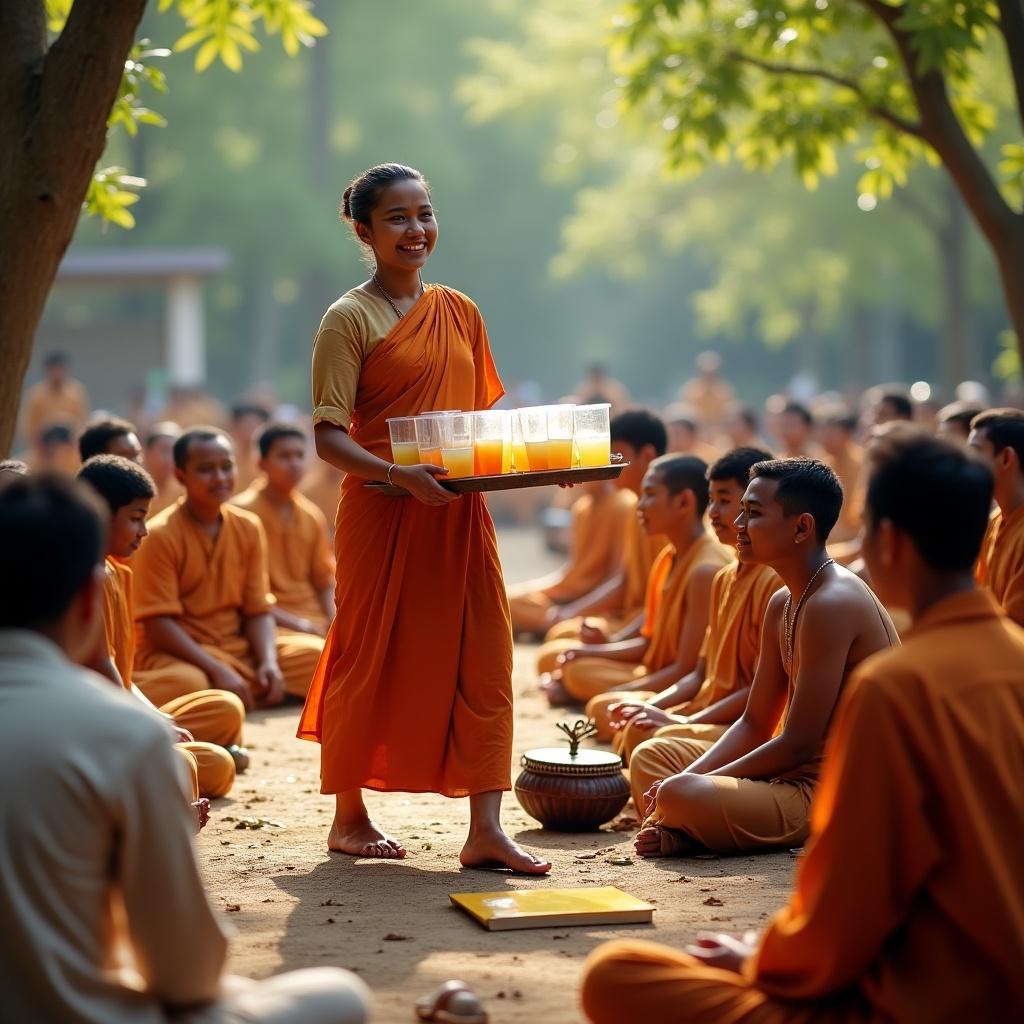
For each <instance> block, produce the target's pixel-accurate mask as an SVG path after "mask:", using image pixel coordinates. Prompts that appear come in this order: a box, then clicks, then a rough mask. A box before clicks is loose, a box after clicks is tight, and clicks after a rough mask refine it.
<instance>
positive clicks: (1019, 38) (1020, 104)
mask: <svg viewBox="0 0 1024 1024" xmlns="http://www.w3.org/2000/svg"><path fill="white" fill-rule="evenodd" d="M998 3H999V30H1000V32H1002V33H1003V39H1005V40H1006V56H1007V59H1008V60H1009V62H1010V74H1011V75H1012V76H1013V88H1014V92H1016V94H1017V116H1018V117H1019V118H1020V123H1021V127H1024V2H1022V0H998Z"/></svg>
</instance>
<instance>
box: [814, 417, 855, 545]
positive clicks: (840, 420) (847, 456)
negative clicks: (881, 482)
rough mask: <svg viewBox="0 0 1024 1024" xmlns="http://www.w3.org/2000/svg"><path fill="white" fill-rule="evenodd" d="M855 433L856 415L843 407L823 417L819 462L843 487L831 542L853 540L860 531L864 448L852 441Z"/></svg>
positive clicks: (830, 538)
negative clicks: (841, 500)
mask: <svg viewBox="0 0 1024 1024" xmlns="http://www.w3.org/2000/svg"><path fill="white" fill-rule="evenodd" d="M856 433H857V417H856V416H855V415H854V414H853V413H851V412H849V411H847V410H845V409H843V408H837V409H833V410H832V411H830V412H829V413H828V414H827V415H826V416H825V417H824V418H823V419H822V423H821V446H822V448H823V449H824V450H825V455H824V457H823V458H822V461H823V462H824V463H825V465H826V466H828V467H829V469H831V470H832V472H833V473H835V475H836V476H837V477H839V483H840V484H842V487H843V507H842V510H841V511H840V513H839V521H838V522H837V523H836V528H835V529H834V530H833V531H832V534H831V536H830V537H829V540H830V541H831V543H832V544H837V543H842V542H846V541H851V540H854V539H855V538H856V537H858V536H859V534H860V526H861V507H862V505H863V503H864V495H863V494H862V493H861V492H862V490H863V481H862V479H861V477H862V474H863V469H864V449H863V448H861V446H860V445H859V444H857V443H856V442H855V441H854V437H855V436H856Z"/></svg>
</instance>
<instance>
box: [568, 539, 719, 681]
mask: <svg viewBox="0 0 1024 1024" xmlns="http://www.w3.org/2000/svg"><path fill="white" fill-rule="evenodd" d="M730 557H731V556H730V553H729V550H728V549H727V548H724V547H722V545H721V544H719V543H718V541H717V540H715V539H714V538H713V537H711V536H710V535H709V534H706V533H705V534H702V535H701V536H700V537H699V538H698V539H697V540H695V541H694V542H693V544H691V545H690V547H689V548H687V549H686V551H683V552H682V553H677V552H676V549H675V547H674V546H673V545H671V544H668V545H666V547H665V548H664V549H663V550H662V551H661V553H660V554H659V555H658V558H657V560H656V561H655V563H654V566H653V568H652V569H651V578H650V580H649V581H648V586H647V599H646V603H645V609H644V625H643V629H642V630H641V635H642V636H644V637H645V638H646V639H647V650H646V651H645V652H644V655H643V658H642V660H641V662H640V664H639V665H636V664H631V663H629V662H624V661H616V660H614V659H612V658H602V657H601V656H600V655H596V656H594V657H585V658H576V659H574V660H573V661H570V662H568V663H567V664H566V665H564V666H563V669H562V684H563V685H564V686H565V688H566V690H568V691H569V693H570V694H572V696H573V697H575V698H576V700H581V701H587V700H590V699H591V698H592V697H595V696H597V694H599V693H605V692H606V691H608V690H614V689H615V688H616V687H617V686H622V685H623V684H626V683H632V682H634V681H636V680H639V679H642V678H643V677H644V676H648V675H650V674H651V673H653V672H660V671H661V670H662V669H663V668H667V667H668V666H669V665H671V664H672V663H673V662H674V661H675V660H676V656H677V655H678V653H679V640H680V637H681V635H682V632H683V623H684V622H685V621H686V619H687V618H688V617H689V616H691V615H698V616H700V617H701V623H702V624H703V623H705V622H707V617H708V609H707V608H692V607H691V606H690V602H689V601H688V600H687V591H688V590H689V586H690V581H691V580H692V578H693V573H694V570H696V569H698V568H700V567H701V566H707V565H711V566H715V567H720V566H724V565H725V564H726V563H727V562H728V561H729V559H730ZM698 635H700V634H698Z"/></svg>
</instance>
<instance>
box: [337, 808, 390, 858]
mask: <svg viewBox="0 0 1024 1024" xmlns="http://www.w3.org/2000/svg"><path fill="white" fill-rule="evenodd" d="M327 848H328V849H329V850H333V851H334V852H335V853H347V854H350V855H351V856H353V857H378V858H381V859H383V860H401V859H402V858H403V857H404V856H405V847H404V846H403V845H402V844H401V843H400V842H398V840H397V839H392V838H391V836H388V835H385V834H384V833H383V832H381V830H380V829H379V828H377V826H376V825H374V823H373V822H372V821H370V819H369V818H362V819H358V820H356V821H338V820H337V818H335V820H334V824H333V825H331V832H330V835H329V836H328V837H327Z"/></svg>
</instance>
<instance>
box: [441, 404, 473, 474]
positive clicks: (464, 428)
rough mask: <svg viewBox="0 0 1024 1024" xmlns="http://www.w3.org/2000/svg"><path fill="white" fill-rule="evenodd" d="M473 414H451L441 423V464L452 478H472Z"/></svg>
mask: <svg viewBox="0 0 1024 1024" xmlns="http://www.w3.org/2000/svg"><path fill="white" fill-rule="evenodd" d="M474 455H475V453H474V451H473V413H469V412H455V413H449V414H448V415H446V416H445V417H444V418H443V419H442V421H441V463H442V465H443V466H444V467H445V469H447V470H448V475H449V476H451V477H457V476H472V475H473V468H474Z"/></svg>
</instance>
